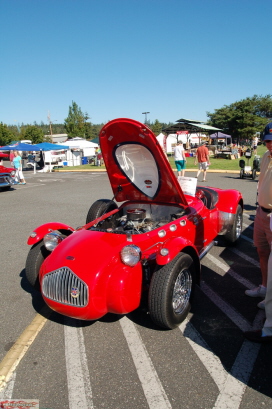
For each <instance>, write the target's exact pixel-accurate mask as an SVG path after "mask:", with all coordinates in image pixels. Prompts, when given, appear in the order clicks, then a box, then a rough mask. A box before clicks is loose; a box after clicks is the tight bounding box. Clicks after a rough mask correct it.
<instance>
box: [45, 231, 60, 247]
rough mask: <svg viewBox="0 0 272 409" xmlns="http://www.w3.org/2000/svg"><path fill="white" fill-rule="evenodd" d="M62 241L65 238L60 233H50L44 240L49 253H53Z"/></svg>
mask: <svg viewBox="0 0 272 409" xmlns="http://www.w3.org/2000/svg"><path fill="white" fill-rule="evenodd" d="M62 240H63V238H62V237H61V236H60V235H59V234H58V233H48V234H46V235H45V236H44V238H43V242H44V245H45V247H46V249H47V250H48V251H53V250H54V249H55V248H56V247H57V246H58V245H59V244H60V243H61V242H62Z"/></svg>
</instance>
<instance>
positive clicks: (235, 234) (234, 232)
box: [225, 205, 243, 243]
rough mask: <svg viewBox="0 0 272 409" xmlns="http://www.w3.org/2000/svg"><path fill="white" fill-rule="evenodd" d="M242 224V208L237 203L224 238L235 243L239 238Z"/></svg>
mask: <svg viewBox="0 0 272 409" xmlns="http://www.w3.org/2000/svg"><path fill="white" fill-rule="evenodd" d="M242 226H243V209H242V207H241V205H238V206H237V209H236V213H235V216H234V222H233V225H232V227H231V230H230V231H228V232H227V233H226V235H225V238H226V240H227V241H228V242H230V243H235V242H236V241H237V240H238V239H239V237H240V235H241V233H242Z"/></svg>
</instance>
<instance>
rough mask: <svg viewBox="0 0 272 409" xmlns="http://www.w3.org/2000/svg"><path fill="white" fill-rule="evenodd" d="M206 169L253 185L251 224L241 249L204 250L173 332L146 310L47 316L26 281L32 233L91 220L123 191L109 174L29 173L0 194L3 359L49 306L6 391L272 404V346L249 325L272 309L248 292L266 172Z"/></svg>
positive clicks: (58, 397) (215, 182)
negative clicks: (87, 318) (88, 318)
mask: <svg viewBox="0 0 272 409" xmlns="http://www.w3.org/2000/svg"><path fill="white" fill-rule="evenodd" d="M207 176H208V178H207V179H208V181H207V182H206V183H205V184H204V185H206V186H219V187H222V188H235V189H238V190H240V191H241V192H242V194H243V196H244V202H245V212H244V225H243V234H242V237H241V240H240V241H239V243H238V244H237V246H235V247H233V248H227V247H225V243H224V242H223V241H220V240H219V242H218V246H216V247H213V248H212V250H211V251H210V253H209V254H208V255H207V256H206V257H205V258H204V259H203V261H202V282H201V286H200V288H199V289H197V292H196V297H195V302H194V305H193V308H192V311H191V313H190V315H189V317H188V320H186V321H185V322H184V323H183V324H182V325H181V326H180V328H177V329H176V330H174V331H162V330H160V329H158V328H157V327H155V326H154V325H153V324H152V322H151V320H150V318H149V316H148V314H147V313H146V311H142V310H137V311H135V312H133V313H132V314H129V315H128V316H121V317H120V316H113V315H109V316H106V317H104V318H103V319H101V320H98V321H95V322H91V323H90V322H87V323H86V322H81V321H76V320H73V319H68V318H64V317H62V316H60V315H58V314H56V313H54V312H52V313H51V315H47V313H48V311H47V310H46V309H43V308H44V304H43V301H42V299H41V297H40V295H39V294H38V293H36V292H34V291H33V290H32V288H31V287H30V286H29V284H28V283H27V281H26V279H25V273H24V265H25V260H26V256H27V253H28V250H29V248H28V246H27V244H26V241H27V237H28V235H29V234H30V233H31V231H32V230H33V229H34V228H35V227H37V226H39V225H41V224H43V223H46V222H49V221H59V222H63V223H67V224H69V225H71V226H72V227H77V226H80V225H82V224H84V223H85V219H86V215H87V212H88V210H89V207H90V206H91V204H92V203H93V202H94V201H95V200H97V199H101V198H107V199H111V198H112V196H113V194H112V191H111V187H110V185H109V182H108V178H107V174H106V173H105V172H79V173H74V172H66V173H61V172H54V173H50V174H49V173H45V174H43V173H37V174H35V175H34V174H33V171H26V172H25V177H26V182H27V184H26V185H23V186H16V187H15V188H14V189H12V190H10V191H8V192H0V198H1V199H0V200H1V215H0V220H1V234H2V239H1V267H0V274H1V278H2V285H1V287H0V297H1V298H0V299H1V310H0V311H1V312H0V322H1V332H0V361H1V362H3V361H4V360H5V357H6V356H7V354H8V353H9V352H10V351H11V350H12V348H13V347H14V345H16V341H17V340H18V338H19V337H20V336H21V334H22V333H24V331H25V330H26V329H29V331H30V332H31V331H33V332H34V327H29V326H30V324H31V323H33V320H35V318H36V317H37V313H38V312H40V315H39V317H41V320H40V321H39V324H37V325H40V327H39V331H37V334H36V337H35V339H33V340H32V341H31V345H30V346H29V347H28V345H23V347H25V349H24V348H22V351H23V352H22V356H21V357H20V359H19V358H18V362H19V363H18V364H16V366H15V367H14V370H13V371H12V376H11V377H10V379H9V382H8V383H7V384H6V385H4V387H2V389H1V391H0V401H1V399H5V398H6V399H11V398H13V399H23V398H24V399H39V401H40V408H43V409H45V408H47V409H49V408H50V409H63V408H70V409H78V408H79V409H81V408H82V409H87V408H96V409H100V408H106V409H117V408H118V409H130V408H131V409H134V408H137V409H138V408H140V409H142V408H152V409H153V408H154V409H161V408H175V409H180V408H189V409H196V408H197V409H198V408H199V409H255V408H271V407H272V388H271V377H272V369H271V360H272V353H271V346H269V345H261V346H260V345H258V344H253V343H250V342H248V341H245V340H244V338H243V335H242V332H243V331H245V330H246V329H248V328H252V327H253V328H258V327H259V326H260V325H261V323H262V321H263V319H264V312H263V311H261V310H258V309H257V307H256V304H257V302H258V300H256V299H250V298H249V297H246V296H245V295H244V291H245V289H247V288H252V287H253V286H255V285H257V284H259V278H260V272H259V262H258V258H257V254H256V250H255V248H254V247H253V243H252V232H253V225H254V215H255V209H256V186H257V180H255V181H253V180H250V179H248V180H247V179H245V180H241V179H240V178H239V175H238V174H223V173H211V172H210V173H208V175H207ZM200 183H201V182H199V184H200ZM28 339H30V338H28ZM23 342H24V341H22V343H23ZM0 368H1V366H0ZM0 380H1V370H0Z"/></svg>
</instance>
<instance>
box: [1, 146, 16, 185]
mask: <svg viewBox="0 0 272 409" xmlns="http://www.w3.org/2000/svg"><path fill="white" fill-rule="evenodd" d="M8 156H9V155H8V154H6V153H2V152H0V162H1V160H2V159H3V158H8ZM14 176H15V170H14V169H13V168H6V167H5V166H2V165H0V190H9V189H10V188H11V186H12V185H14V182H15V180H14Z"/></svg>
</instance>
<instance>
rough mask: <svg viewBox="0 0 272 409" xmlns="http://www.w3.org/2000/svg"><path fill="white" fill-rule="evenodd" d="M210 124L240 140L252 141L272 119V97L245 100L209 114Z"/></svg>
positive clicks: (256, 97)
mask: <svg viewBox="0 0 272 409" xmlns="http://www.w3.org/2000/svg"><path fill="white" fill-rule="evenodd" d="M207 116H208V117H209V121H208V124H209V125H212V126H215V127H217V128H220V129H222V130H223V132H226V133H228V134H230V135H232V136H233V137H234V138H237V139H238V140H239V139H252V138H253V136H254V135H255V134H256V133H257V132H262V131H263V129H264V127H265V125H266V124H267V123H268V122H270V120H271V118H272V95H266V96H264V97H263V96H258V95H254V96H253V97H252V98H245V99H242V100H241V101H237V102H234V103H232V104H230V105H224V106H223V107H222V108H219V109H216V110H215V112H214V113H211V112H207Z"/></svg>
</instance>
